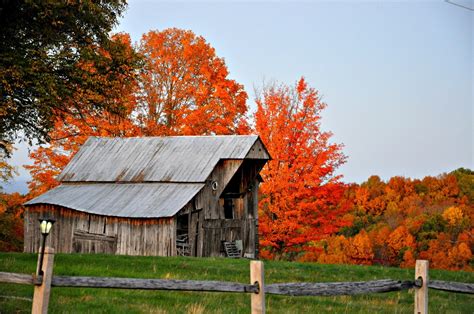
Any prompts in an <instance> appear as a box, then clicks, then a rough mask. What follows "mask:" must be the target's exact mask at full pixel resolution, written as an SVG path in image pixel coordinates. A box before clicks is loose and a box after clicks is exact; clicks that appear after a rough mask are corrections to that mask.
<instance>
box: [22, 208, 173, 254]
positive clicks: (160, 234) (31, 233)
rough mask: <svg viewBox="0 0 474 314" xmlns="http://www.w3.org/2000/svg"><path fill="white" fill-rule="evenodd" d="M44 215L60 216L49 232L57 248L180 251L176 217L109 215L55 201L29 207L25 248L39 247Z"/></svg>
mask: <svg viewBox="0 0 474 314" xmlns="http://www.w3.org/2000/svg"><path fill="white" fill-rule="evenodd" d="M41 217H53V218H54V219H56V223H55V224H54V226H53V229H52V232H51V234H50V235H49V236H48V245H50V246H51V247H53V248H54V249H55V250H56V252H61V253H109V254H122V255H155V256H156V255H157V256H174V255H176V221H175V219H174V218H162V219H129V218H116V217H106V216H99V215H93V214H87V213H83V212H79V211H74V210H70V209H67V208H64V207H60V206H52V205H34V206H29V207H28V208H27V210H26V212H25V224H24V228H25V230H24V231H25V233H24V234H25V241H24V251H25V252H28V253H33V252H37V251H38V249H39V246H40V238H41V234H40V231H39V222H38V219H39V218H41Z"/></svg>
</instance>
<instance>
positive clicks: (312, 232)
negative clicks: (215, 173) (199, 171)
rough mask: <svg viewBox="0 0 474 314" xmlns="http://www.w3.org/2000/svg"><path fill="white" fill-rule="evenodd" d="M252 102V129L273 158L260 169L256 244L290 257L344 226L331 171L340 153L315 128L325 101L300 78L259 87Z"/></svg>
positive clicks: (338, 190)
mask: <svg viewBox="0 0 474 314" xmlns="http://www.w3.org/2000/svg"><path fill="white" fill-rule="evenodd" d="M256 103H257V112H256V114H255V123H256V132H257V133H258V134H259V135H260V137H261V138H262V140H263V142H264V144H265V146H266V147H267V149H268V150H269V152H270V155H271V156H272V158H273V160H271V161H270V162H269V163H267V165H266V166H265V168H264V169H263V171H262V177H263V178H264V182H263V183H262V185H261V198H260V203H259V208H260V215H259V219H260V221H259V227H260V234H261V238H262V239H263V240H262V243H261V244H262V246H263V247H264V248H263V249H264V250H268V251H270V252H271V254H269V255H272V256H276V257H277V258H280V257H287V258H292V256H294V255H295V254H296V253H298V252H302V251H303V250H305V249H309V248H310V246H311V243H312V242H314V241H317V240H319V239H321V238H324V237H326V236H327V235H330V234H332V233H334V232H336V231H337V230H338V228H339V226H341V225H342V224H343V222H342V220H341V219H340V217H342V215H343V213H344V212H345V211H347V209H348V208H347V206H340V204H339V199H340V198H341V197H342V194H343V191H344V186H343V184H342V183H340V182H339V177H337V176H336V175H335V174H334V172H335V170H336V169H337V167H338V166H339V165H341V164H342V163H343V162H344V161H345V156H344V155H343V153H342V151H341V148H342V146H341V145H336V144H331V143H329V138H330V137H331V134H330V133H328V132H323V131H322V130H321V129H320V122H321V111H322V110H323V109H324V108H325V106H326V105H325V104H324V103H322V102H321V101H320V99H319V96H318V93H317V91H316V90H315V89H313V88H310V87H309V86H308V85H307V83H306V82H305V80H304V79H303V78H302V79H300V80H299V81H298V83H297V84H296V86H295V87H294V88H291V87H288V86H284V85H281V86H276V85H274V86H266V87H264V90H263V92H262V94H261V95H260V96H259V97H258V98H257V99H256Z"/></svg>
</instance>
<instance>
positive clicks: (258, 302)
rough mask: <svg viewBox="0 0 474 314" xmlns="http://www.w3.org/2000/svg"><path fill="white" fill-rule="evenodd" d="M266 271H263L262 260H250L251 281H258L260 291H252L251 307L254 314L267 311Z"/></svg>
mask: <svg viewBox="0 0 474 314" xmlns="http://www.w3.org/2000/svg"><path fill="white" fill-rule="evenodd" d="M264 277H265V273H264V271H263V262H262V261H250V283H251V284H255V283H257V284H258V286H259V291H258V293H252V296H251V308H252V311H251V313H252V314H263V313H265V281H264Z"/></svg>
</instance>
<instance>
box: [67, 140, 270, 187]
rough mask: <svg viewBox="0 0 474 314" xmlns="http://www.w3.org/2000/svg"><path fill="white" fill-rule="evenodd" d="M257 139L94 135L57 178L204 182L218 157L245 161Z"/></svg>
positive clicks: (78, 180) (107, 180)
mask: <svg viewBox="0 0 474 314" xmlns="http://www.w3.org/2000/svg"><path fill="white" fill-rule="evenodd" d="M257 141H258V142H260V139H259V138H258V136H256V135H250V136H174V137H145V138H143V137H142V138H104V137H91V138H89V139H88V140H87V141H86V143H85V144H84V145H83V147H82V148H81V149H80V151H79V152H78V153H77V154H76V156H75V157H74V158H73V159H72V161H71V162H70V163H69V164H68V165H67V166H66V168H65V169H64V171H63V172H62V173H61V174H60V175H59V177H58V179H59V180H60V181H62V182H204V181H205V180H206V179H207V177H208V176H209V174H210V173H211V172H212V170H213V169H214V167H215V166H216V165H217V163H218V162H219V160H220V159H244V158H245V157H246V156H247V155H248V154H249V152H250V150H251V148H252V146H253V145H254V144H255V143H256V142H257ZM260 143H261V142H260ZM261 146H262V147H263V145H261ZM263 149H264V148H263ZM262 153H263V155H265V156H267V157H265V158H263V159H269V158H270V156H269V155H268V153H267V152H266V151H264V152H262Z"/></svg>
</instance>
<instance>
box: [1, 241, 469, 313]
mask: <svg viewBox="0 0 474 314" xmlns="http://www.w3.org/2000/svg"><path fill="white" fill-rule="evenodd" d="M40 264H41V263H40V256H38V265H37V272H36V273H37V274H39V273H41V272H40V271H39V269H38V268H39V267H40ZM53 264H54V250H53V249H51V248H48V247H46V250H45V256H44V262H43V265H42V273H43V275H42V276H36V275H27V274H18V273H7V272H0V282H4V283H17V284H26V285H34V295H33V306H32V313H34V314H36V313H47V312H48V303H49V298H50V293H51V287H81V288H85V287H87V288H118V289H143V290H175V291H198V292H204V291H206V292H234V293H248V294H250V296H251V313H253V314H254V313H265V294H278V295H287V296H339V295H356V294H367V293H383V292H390V291H400V290H408V289H415V300H414V313H415V314H418V313H421V314H425V313H428V288H431V289H437V290H443V291H448V292H456V293H468V294H474V284H472V283H461V282H449V281H439V280H429V278H428V268H429V264H428V261H425V260H417V261H416V266H415V280H411V281H410V280H407V281H400V280H391V279H383V280H372V281H357V282H327V283H306V282H299V283H277V284H268V285H265V283H264V267H263V262H261V261H250V284H243V283H236V282H224V281H199V280H168V279H136V278H113V277H79V276H53Z"/></svg>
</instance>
